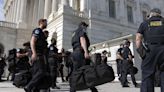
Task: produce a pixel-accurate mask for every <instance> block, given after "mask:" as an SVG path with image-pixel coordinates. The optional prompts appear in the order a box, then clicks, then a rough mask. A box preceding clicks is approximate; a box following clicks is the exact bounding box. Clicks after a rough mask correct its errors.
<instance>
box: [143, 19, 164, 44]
mask: <svg viewBox="0 0 164 92" xmlns="http://www.w3.org/2000/svg"><path fill="white" fill-rule="evenodd" d="M147 23H148V29H147V30H146V31H145V41H146V42H147V43H155V44H156V43H157V44H164V19H163V18H162V17H157V18H156V17H153V18H150V19H149V20H148V21H147Z"/></svg>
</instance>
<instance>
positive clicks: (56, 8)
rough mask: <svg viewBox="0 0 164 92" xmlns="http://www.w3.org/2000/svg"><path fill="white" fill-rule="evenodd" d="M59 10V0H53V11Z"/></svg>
mask: <svg viewBox="0 0 164 92" xmlns="http://www.w3.org/2000/svg"><path fill="white" fill-rule="evenodd" d="M57 10H58V0H52V11H51V13H55V12H57Z"/></svg>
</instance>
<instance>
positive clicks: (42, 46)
mask: <svg viewBox="0 0 164 92" xmlns="http://www.w3.org/2000/svg"><path fill="white" fill-rule="evenodd" d="M32 36H35V37H36V39H37V41H36V46H35V48H36V53H41V54H45V53H46V49H47V41H46V37H45V35H44V33H43V31H42V29H40V28H36V29H34V30H33V32H32Z"/></svg>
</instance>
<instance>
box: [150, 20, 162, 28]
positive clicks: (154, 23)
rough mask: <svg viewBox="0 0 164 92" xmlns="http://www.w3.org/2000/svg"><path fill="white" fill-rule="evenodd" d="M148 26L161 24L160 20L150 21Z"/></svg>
mask: <svg viewBox="0 0 164 92" xmlns="http://www.w3.org/2000/svg"><path fill="white" fill-rule="evenodd" d="M150 26H152V27H153V26H162V21H151V22H150Z"/></svg>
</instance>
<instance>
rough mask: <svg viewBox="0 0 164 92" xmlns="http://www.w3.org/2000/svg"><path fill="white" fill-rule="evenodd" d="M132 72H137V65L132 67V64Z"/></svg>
mask: <svg viewBox="0 0 164 92" xmlns="http://www.w3.org/2000/svg"><path fill="white" fill-rule="evenodd" d="M133 73H134V74H137V73H138V69H137V67H134V66H133Z"/></svg>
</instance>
